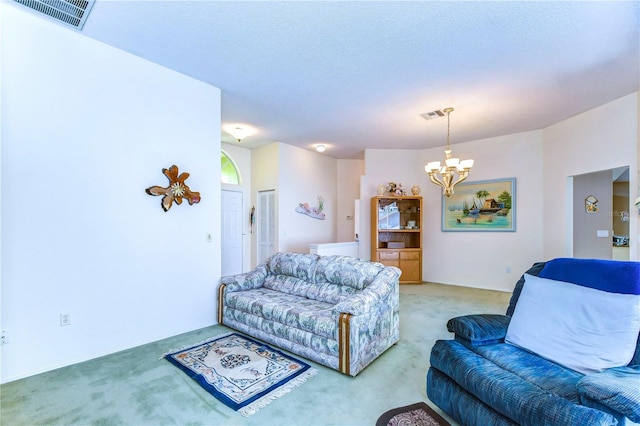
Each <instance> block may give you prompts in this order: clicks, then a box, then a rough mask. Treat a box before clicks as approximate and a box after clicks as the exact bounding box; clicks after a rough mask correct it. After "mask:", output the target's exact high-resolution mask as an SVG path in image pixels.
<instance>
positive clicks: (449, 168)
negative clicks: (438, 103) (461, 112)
mask: <svg viewBox="0 0 640 426" xmlns="http://www.w3.org/2000/svg"><path fill="white" fill-rule="evenodd" d="M442 111H443V112H444V113H445V114H447V149H445V150H444V165H443V166H440V162H439V161H432V162H430V163H428V164H427V165H426V166H424V171H425V172H426V173H427V175H429V180H431V182H433V183H435V184H436V185H438V186H441V187H442V193H443V194H444V195H446V196H447V197H450V196H451V195H452V194H453V187H454V186H456V185H457V184H459V183H460V182H462V181H463V180H465V179H466V178H467V177H468V176H469V170H471V167H473V160H462V161H460V159H459V158H454V157H452V156H451V145H450V142H449V134H450V131H449V130H450V125H451V120H450V115H451V112H452V111H453V108H445V109H443V110H442ZM456 173H457V174H458V180H457V181H455V182H454V181H453V179H454V174H456ZM438 174H439V175H438Z"/></svg>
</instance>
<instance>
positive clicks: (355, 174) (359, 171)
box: [336, 160, 364, 242]
mask: <svg viewBox="0 0 640 426" xmlns="http://www.w3.org/2000/svg"><path fill="white" fill-rule="evenodd" d="M337 167H338V174H337V182H336V185H337V188H336V194H337V197H338V200H337V207H338V209H337V210H338V213H337V217H336V225H337V230H336V235H337V241H341V242H342V241H354V240H355V201H356V200H359V199H360V176H362V175H363V174H364V160H338V164H337ZM349 217H351V219H349ZM361 233H362V232H361Z"/></svg>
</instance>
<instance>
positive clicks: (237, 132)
mask: <svg viewBox="0 0 640 426" xmlns="http://www.w3.org/2000/svg"><path fill="white" fill-rule="evenodd" d="M224 131H225V132H227V133H229V134H230V135H231V136H233V137H234V138H235V140H237V141H238V142H242V140H243V139H244V138H246V137H248V136H251V135H253V134H255V133H256V129H255V128H254V127H252V126H249V125H248V124H240V123H239V124H228V125H226V126H224Z"/></svg>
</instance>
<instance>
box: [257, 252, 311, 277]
mask: <svg viewBox="0 0 640 426" xmlns="http://www.w3.org/2000/svg"><path fill="white" fill-rule="evenodd" d="M319 258H320V256H318V255H317V254H310V253H289V252H280V253H276V254H274V255H273V256H271V257H270V258H269V260H267V269H268V270H269V274H272V275H289V276H292V277H296V278H300V279H301V280H305V281H312V280H313V275H314V274H315V272H316V267H317V265H318V259H319Z"/></svg>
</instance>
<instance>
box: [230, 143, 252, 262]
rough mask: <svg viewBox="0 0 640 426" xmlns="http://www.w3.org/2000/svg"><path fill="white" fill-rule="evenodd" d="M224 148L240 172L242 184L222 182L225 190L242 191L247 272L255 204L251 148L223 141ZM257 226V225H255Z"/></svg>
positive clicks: (244, 257)
mask: <svg viewBox="0 0 640 426" xmlns="http://www.w3.org/2000/svg"><path fill="white" fill-rule="evenodd" d="M222 150H223V151H224V152H226V153H227V155H228V156H229V157H231V159H232V160H233V161H234V162H235V164H236V167H237V168H238V171H239V173H240V184H239V185H230V184H225V183H223V184H222V189H223V190H225V191H238V192H241V193H242V202H243V218H244V219H243V222H242V233H243V236H242V244H243V247H242V249H243V259H242V269H243V271H245V272H247V271H249V270H251V268H252V265H251V233H252V231H253V230H252V228H251V226H250V225H249V214H250V212H251V207H252V206H255V204H253V203H252V200H251V150H250V149H248V148H244V147H242V146H239V145H237V144H230V143H223V144H222ZM254 228H255V226H254Z"/></svg>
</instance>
